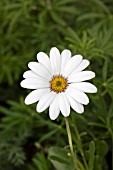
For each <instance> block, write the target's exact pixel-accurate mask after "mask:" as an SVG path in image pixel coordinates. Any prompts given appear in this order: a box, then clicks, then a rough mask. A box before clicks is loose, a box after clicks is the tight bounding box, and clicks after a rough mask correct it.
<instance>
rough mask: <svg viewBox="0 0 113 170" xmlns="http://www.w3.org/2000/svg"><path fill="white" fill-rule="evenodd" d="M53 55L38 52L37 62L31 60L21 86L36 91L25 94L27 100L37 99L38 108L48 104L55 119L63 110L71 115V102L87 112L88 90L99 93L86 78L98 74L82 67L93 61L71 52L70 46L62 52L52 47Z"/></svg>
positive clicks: (80, 110) (50, 114) (74, 106)
mask: <svg viewBox="0 0 113 170" xmlns="http://www.w3.org/2000/svg"><path fill="white" fill-rule="evenodd" d="M49 56H50V57H48V56H47V54H45V53H44V52H39V53H38V54H37V60H38V62H30V63H29V64H28V67H29V68H30V70H28V71H26V72H24V74H23V77H24V78H25V79H24V80H23V81H22V82H21V86H22V87H23V88H27V89H33V91H32V92H31V93H30V94H29V95H28V96H27V97H26V99H25V104H27V105H29V104H32V103H35V102H38V101H39V102H38V104H37V107H36V110H37V112H43V111H44V110H45V109H47V108H48V107H49V116H50V118H51V119H52V120H55V119H56V118H57V117H58V115H59V113H60V112H61V113H62V115H63V116H64V117H67V116H69V114H70V106H71V107H72V108H73V110H75V111H76V112H78V113H83V112H84V106H83V105H87V104H88V103H89V98H88V96H87V95H86V94H85V93H96V92H97V88H96V87H95V86H94V85H93V84H91V83H89V82H85V81H86V80H90V79H92V78H94V77H95V73H94V72H92V71H83V70H84V69H85V68H86V67H87V66H88V65H89V64H90V63H89V61H88V60H86V59H83V57H82V56H81V55H79V54H78V55H75V56H73V57H72V56H71V52H70V51H69V50H67V49H65V50H63V51H62V53H61V54H60V52H59V50H58V49H57V48H56V47H53V48H51V50H50V54H49Z"/></svg>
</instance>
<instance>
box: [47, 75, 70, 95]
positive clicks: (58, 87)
mask: <svg viewBox="0 0 113 170" xmlns="http://www.w3.org/2000/svg"><path fill="white" fill-rule="evenodd" d="M67 86H68V83H67V79H66V78H64V77H63V76H53V78H52V80H51V81H50V88H51V90H52V91H54V92H56V93H61V92H64V91H65V90H66V88H67Z"/></svg>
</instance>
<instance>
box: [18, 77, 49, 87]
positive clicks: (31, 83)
mask: <svg viewBox="0 0 113 170" xmlns="http://www.w3.org/2000/svg"><path fill="white" fill-rule="evenodd" d="M20 85H21V87H23V88H27V89H38V88H46V87H48V88H49V86H50V84H49V82H48V81H46V80H43V79H37V78H28V79H24V80H23V81H22V82H21V83H20Z"/></svg>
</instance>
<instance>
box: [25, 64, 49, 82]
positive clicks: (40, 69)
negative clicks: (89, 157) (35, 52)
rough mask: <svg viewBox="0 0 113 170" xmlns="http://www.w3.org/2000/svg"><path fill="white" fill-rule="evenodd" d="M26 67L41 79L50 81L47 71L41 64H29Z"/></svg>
mask: <svg viewBox="0 0 113 170" xmlns="http://www.w3.org/2000/svg"><path fill="white" fill-rule="evenodd" d="M28 67H29V68H30V69H31V70H32V71H33V72H35V73H36V74H38V75H39V76H40V77H43V78H45V79H48V80H50V79H51V74H50V73H49V71H48V70H47V69H46V68H45V67H44V66H43V65H42V64H40V63H37V62H30V63H29V64H28Z"/></svg>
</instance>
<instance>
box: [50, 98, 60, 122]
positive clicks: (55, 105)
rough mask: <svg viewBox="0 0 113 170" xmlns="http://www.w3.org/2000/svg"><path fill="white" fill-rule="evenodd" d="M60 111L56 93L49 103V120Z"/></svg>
mask: <svg viewBox="0 0 113 170" xmlns="http://www.w3.org/2000/svg"><path fill="white" fill-rule="evenodd" d="M59 113H60V109H59V105H58V95H56V97H55V99H54V100H53V102H52V103H51V105H50V108H49V117H50V119H51V120H55V119H56V118H57V117H58V115H59Z"/></svg>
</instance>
